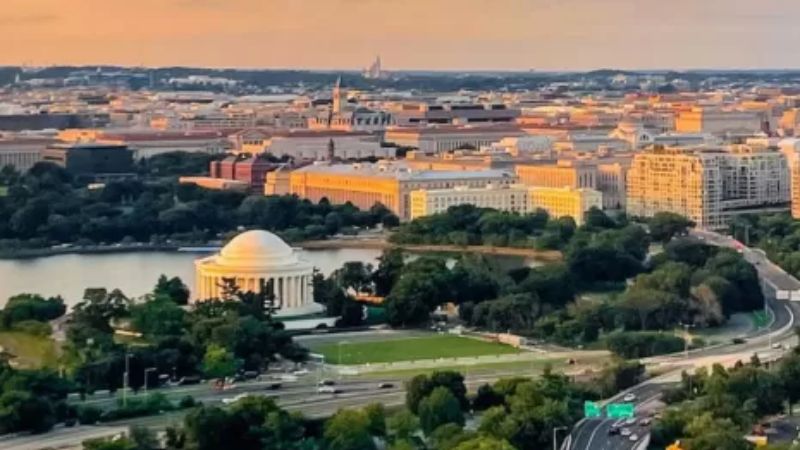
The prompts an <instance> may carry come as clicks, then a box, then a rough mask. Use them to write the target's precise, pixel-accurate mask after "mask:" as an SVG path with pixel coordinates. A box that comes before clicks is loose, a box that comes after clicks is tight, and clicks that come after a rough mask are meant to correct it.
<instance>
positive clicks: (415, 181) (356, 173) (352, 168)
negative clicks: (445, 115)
mask: <svg viewBox="0 0 800 450" xmlns="http://www.w3.org/2000/svg"><path fill="white" fill-rule="evenodd" d="M515 179H516V178H515V177H514V175H513V174H512V173H510V172H509V171H505V170H478V171H467V172H465V171H432V170H413V169H411V168H409V167H408V165H406V164H404V163H402V162H387V161H381V162H378V163H356V164H327V163H316V164H312V165H309V166H306V167H303V168H300V169H297V170H295V171H293V172H292V174H291V177H290V190H291V193H292V194H295V195H297V196H299V197H301V198H305V199H309V200H311V201H313V202H318V201H320V200H321V199H323V198H327V199H328V200H329V201H330V202H331V203H336V204H341V203H346V202H350V203H352V204H353V205H355V206H357V207H359V208H361V209H365V210H366V209H369V208H371V207H372V206H373V205H375V203H381V204H383V205H384V206H386V207H387V208H389V209H390V210H391V211H392V212H394V213H395V214H397V216H398V217H399V218H400V219H401V220H408V219H410V217H411V205H410V194H411V191H414V190H417V189H443V188H453V187H456V186H466V187H473V188H482V187H486V186H487V185H489V184H492V185H496V186H505V185H509V184H513V183H514V182H515Z"/></svg>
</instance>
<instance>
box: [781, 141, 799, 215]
mask: <svg viewBox="0 0 800 450" xmlns="http://www.w3.org/2000/svg"><path fill="white" fill-rule="evenodd" d="M778 146H779V147H780V149H781V153H783V155H784V157H786V164H787V165H788V168H789V178H790V198H791V204H792V205H791V212H792V217H794V218H795V219H800V139H784V140H782V141H780V143H779V144H778Z"/></svg>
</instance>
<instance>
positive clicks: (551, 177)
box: [516, 157, 630, 209]
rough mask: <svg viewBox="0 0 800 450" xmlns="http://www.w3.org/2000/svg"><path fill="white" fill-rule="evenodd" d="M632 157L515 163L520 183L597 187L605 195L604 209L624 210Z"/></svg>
mask: <svg viewBox="0 0 800 450" xmlns="http://www.w3.org/2000/svg"><path fill="white" fill-rule="evenodd" d="M629 165H630V157H623V158H608V159H607V160H604V159H602V158H591V159H586V160H580V159H579V160H564V159H562V160H559V161H558V162H557V163H555V164H525V165H518V166H516V173H517V177H518V178H519V181H520V183H523V184H527V185H528V186H537V187H553V188H562V187H570V188H576V189H584V188H585V189H595V190H598V191H600V192H601V193H602V194H603V205H602V208H603V209H624V208H625V197H626V194H625V188H626V178H627V172H628V167H629Z"/></svg>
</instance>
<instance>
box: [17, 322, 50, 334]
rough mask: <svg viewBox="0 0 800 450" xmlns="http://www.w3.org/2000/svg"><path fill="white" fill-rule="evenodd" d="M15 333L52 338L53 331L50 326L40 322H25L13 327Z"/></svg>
mask: <svg viewBox="0 0 800 450" xmlns="http://www.w3.org/2000/svg"><path fill="white" fill-rule="evenodd" d="M11 329H13V330H14V331H19V332H22V333H25V334H30V335H33V336H50V334H51V333H52V332H53V329H52V328H51V327H50V324H48V323H45V322H39V321H38V320H24V321H22V322H17V323H15V324H14V325H12V326H11Z"/></svg>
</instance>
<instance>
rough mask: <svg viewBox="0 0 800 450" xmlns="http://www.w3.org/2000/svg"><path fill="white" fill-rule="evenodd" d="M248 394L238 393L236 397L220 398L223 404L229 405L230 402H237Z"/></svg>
mask: <svg viewBox="0 0 800 450" xmlns="http://www.w3.org/2000/svg"><path fill="white" fill-rule="evenodd" d="M248 395H250V394H239V395H237V396H236V397H228V398H223V399H222V403H223V404H225V405H230V404H233V403H236V402H238V401H239V400H241V399H243V398H245V397H247V396H248Z"/></svg>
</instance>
